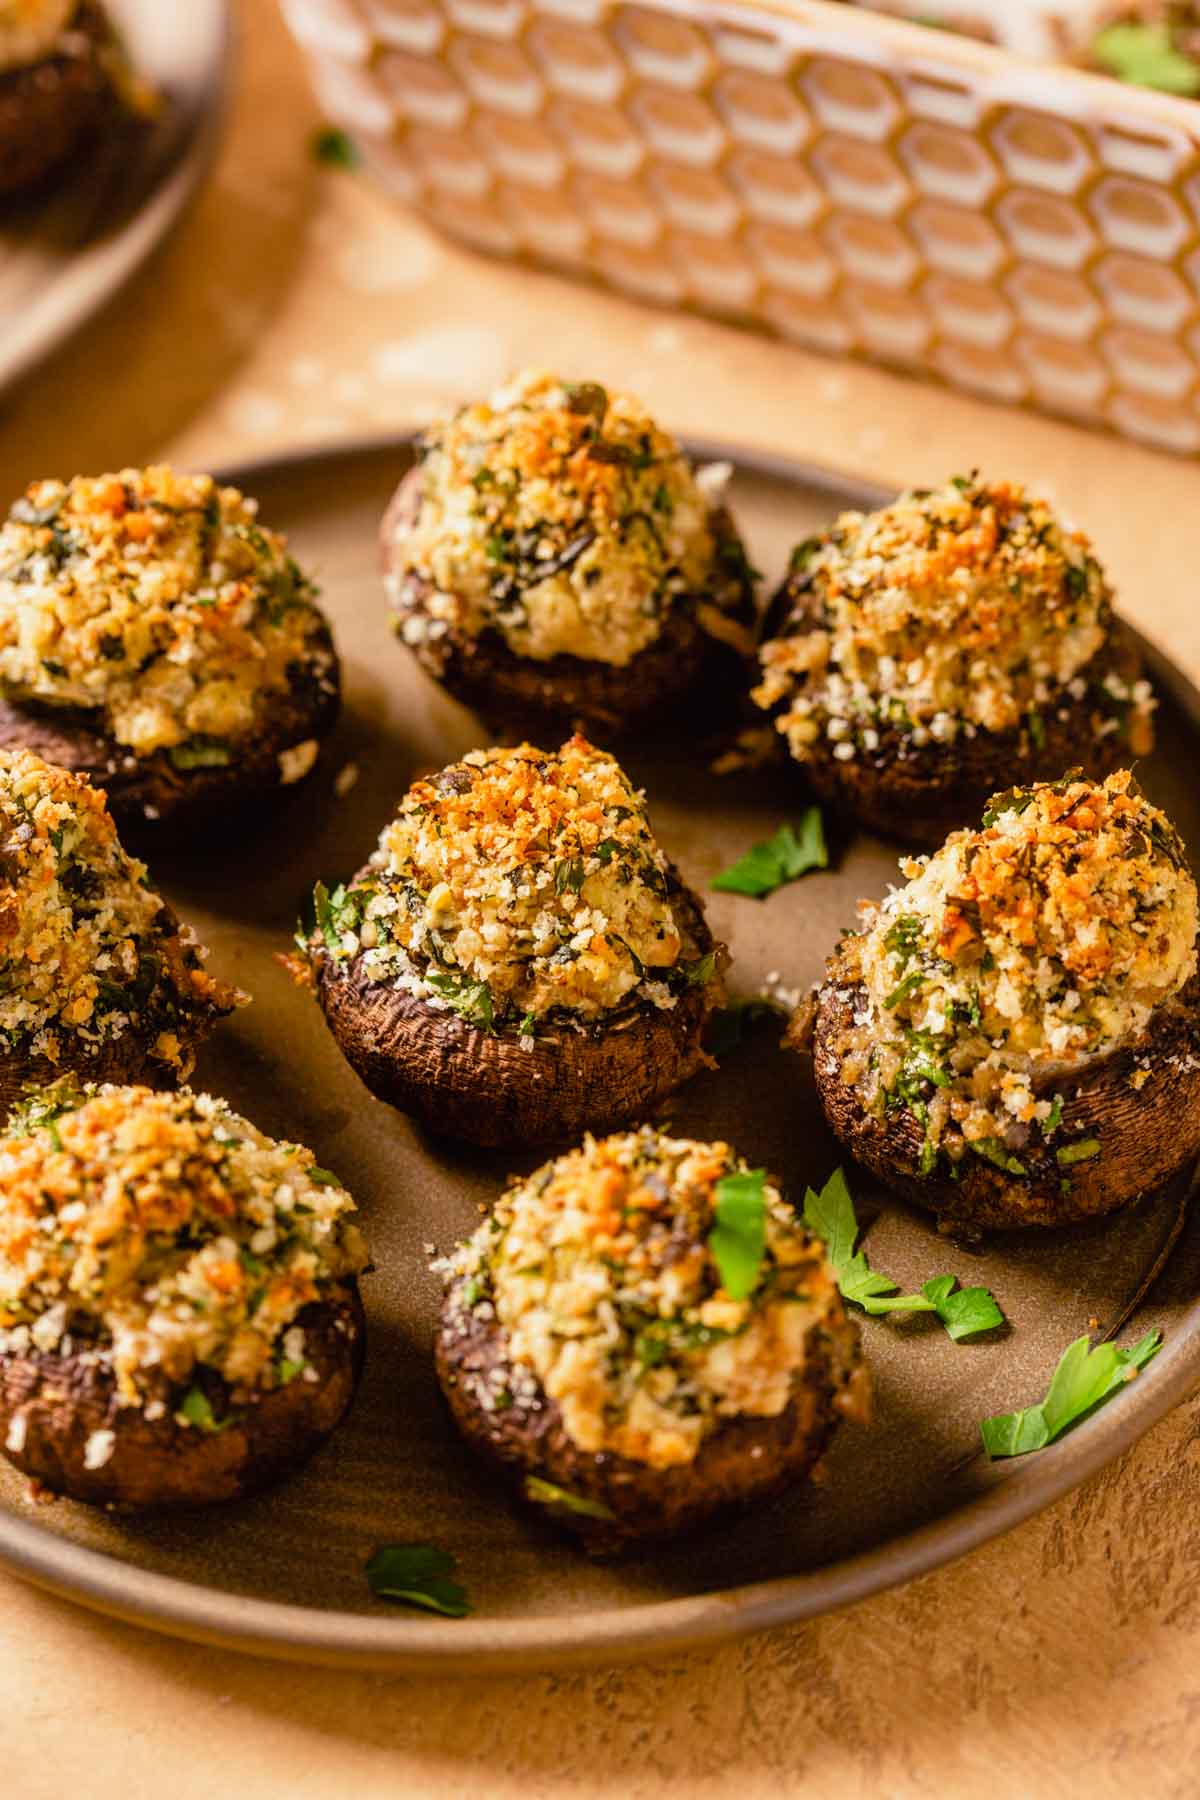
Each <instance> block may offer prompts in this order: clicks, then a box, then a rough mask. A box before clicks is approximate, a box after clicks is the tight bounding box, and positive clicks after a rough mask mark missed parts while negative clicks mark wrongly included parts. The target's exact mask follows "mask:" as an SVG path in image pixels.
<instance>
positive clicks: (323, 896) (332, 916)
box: [313, 881, 359, 956]
mask: <svg viewBox="0 0 1200 1800" xmlns="http://www.w3.org/2000/svg"><path fill="white" fill-rule="evenodd" d="M313 917H314V920H315V923H316V928H317V930H318V931H319V932H320V934H321V936H322V937H323V938H324V940H325V947H326V949H328V950H329V951H330V952H331V954H332V955H334V956H337V955H339V954H340V953H341V948H342V938H343V936H344V935H345V934H346V933H348V932H353V931H356V930H357V929H358V924H359V901H358V896H357V894H356V893H355V891H354V889H353V888H348V887H346V886H345V884H344V883H343V882H340V881H339V882H338V884H337V886H336V887H335V888H334V890H333V892H332V893H330V892H329V890H328V888H327V887H326V886H325V883H324V882H323V881H318V882H317V884H316V886H315V887H314V888H313Z"/></svg>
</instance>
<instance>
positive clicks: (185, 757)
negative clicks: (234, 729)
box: [167, 743, 233, 770]
mask: <svg viewBox="0 0 1200 1800" xmlns="http://www.w3.org/2000/svg"><path fill="white" fill-rule="evenodd" d="M167 755H168V756H169V758H170V759H171V764H172V767H173V768H176V769H183V770H186V769H223V768H226V767H227V766H228V764H229V763H231V762H232V761H233V751H232V750H231V749H230V748H229V746H228V744H200V743H191V744H172V745H171V748H170V749H169V750H168V751H167Z"/></svg>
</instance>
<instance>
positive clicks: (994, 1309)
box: [804, 1169, 1004, 1342]
mask: <svg viewBox="0 0 1200 1800" xmlns="http://www.w3.org/2000/svg"><path fill="white" fill-rule="evenodd" d="M804 1223H805V1224H806V1225H807V1227H808V1229H809V1230H810V1231H812V1232H815V1233H816V1235H817V1236H818V1237H822V1238H824V1239H825V1251H826V1255H827V1256H828V1258H829V1260H830V1262H831V1263H832V1264H833V1268H834V1272H835V1273H836V1275H837V1281H838V1287H839V1288H840V1289H841V1293H842V1298H843V1300H849V1301H850V1302H851V1303H852V1304H853V1305H855V1306H861V1307H862V1309H863V1311H864V1312H865V1313H868V1314H870V1316H871V1317H872V1318H878V1317H879V1316H880V1315H881V1314H883V1313H890V1312H906V1313H917V1312H926V1313H927V1312H931V1313H936V1314H937V1316H938V1318H939V1319H940V1320H941V1323H942V1324H943V1325H944V1326H945V1328H946V1331H947V1333H948V1335H949V1336H950V1337H952V1338H953V1339H954V1340H955V1342H957V1341H958V1340H959V1339H960V1338H965V1337H974V1336H975V1334H976V1333H977V1332H980V1331H992V1330H994V1329H995V1327H996V1326H997V1325H1003V1323H1004V1314H1003V1313H1002V1312H1001V1311H1000V1308H999V1307H998V1306H997V1304H996V1301H995V1298H994V1297H993V1295H992V1294H990V1293H989V1292H988V1290H987V1288H984V1287H970V1288H960V1287H958V1285H957V1282H958V1278H957V1276H955V1275H934V1276H933V1277H932V1278H931V1279H930V1280H929V1281H927V1282H926V1283H925V1285H924V1287H923V1288H922V1289H921V1291H920V1293H919V1294H901V1293H899V1292H898V1291H897V1289H898V1286H899V1284H898V1283H897V1282H895V1281H893V1280H892V1278H891V1276H890V1275H885V1274H883V1272H882V1271H881V1270H879V1269H872V1268H871V1266H870V1264H869V1263H868V1261H867V1256H866V1252H865V1251H863V1250H858V1251H856V1250H855V1248H854V1245H855V1241H856V1240H857V1238H858V1218H857V1215H856V1214H855V1211H854V1202H853V1200H852V1199H851V1198H850V1190H849V1188H848V1187H847V1185H846V1177H845V1175H844V1174H843V1173H842V1171H841V1170H840V1169H835V1170H834V1172H833V1174H832V1175H831V1176H830V1177H829V1180H828V1181H827V1182H826V1183H825V1186H824V1187H823V1188H822V1189H821V1192H820V1193H819V1194H816V1193H814V1192H813V1190H812V1188H809V1190H808V1192H807V1193H806V1194H805V1196H804Z"/></svg>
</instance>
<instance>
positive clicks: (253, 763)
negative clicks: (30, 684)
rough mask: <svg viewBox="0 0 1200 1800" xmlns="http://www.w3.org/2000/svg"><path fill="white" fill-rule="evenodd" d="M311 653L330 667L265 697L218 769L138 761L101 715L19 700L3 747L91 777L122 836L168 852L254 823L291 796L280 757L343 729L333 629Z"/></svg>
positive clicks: (3, 720) (165, 757) (5, 718)
mask: <svg viewBox="0 0 1200 1800" xmlns="http://www.w3.org/2000/svg"><path fill="white" fill-rule="evenodd" d="M313 649H314V653H318V654H319V653H320V652H322V651H327V652H328V653H329V656H330V658H331V661H330V663H329V665H328V667H327V668H326V669H324V670H323V671H322V673H321V674H320V675H314V674H313V673H312V672H311V671H310V670H308V669H297V670H296V671H295V672H294V674H293V676H292V678H291V681H290V685H289V686H288V688H287V689H286V691H284V692H282V693H272V694H269V695H266V696H264V700H263V704H262V708H261V721H260V725H259V729H258V730H257V731H256V732H255V733H254V734H253V735H249V736H246V737H243V738H239V739H237V740H235V741H234V742H233V743H232V744H231V745H230V750H231V752H232V760H231V761H230V762H229V763H226V764H222V765H220V766H219V767H213V768H197V769H177V768H176V767H175V765H174V764H173V763H172V761H171V758H170V755H169V753H168V752H167V751H165V750H157V751H155V752H154V753H153V754H152V755H150V756H135V755H134V754H133V752H132V751H131V750H129V749H127V748H126V746H125V745H123V744H118V743H117V742H116V740H115V739H114V738H112V737H110V736H109V735H108V734H107V733H106V732H105V731H104V730H103V729H102V727H101V717H102V715H101V714H99V713H98V712H91V711H88V710H86V709H84V708H81V707H67V706H51V705H47V704H46V703H44V702H41V701H24V700H19V699H17V698H15V697H14V696H13V695H11V694H10V695H8V696H3V695H0V747H3V748H4V749H6V750H33V751H35V752H36V754H37V755H38V756H40V757H42V758H43V759H44V760H45V761H46V762H52V763H57V764H58V765H59V767H60V768H64V769H69V770H70V771H71V773H72V774H75V775H86V776H87V777H88V778H89V779H90V781H91V783H92V785H93V787H97V788H102V789H103V790H104V793H105V795H106V797H107V799H108V809H109V811H110V812H111V814H112V816H113V818H114V819H115V821H116V823H117V827H118V829H119V830H120V831H121V832H122V834H123V835H126V836H128V837H129V838H131V839H137V840H140V841H142V842H147V841H149V840H150V839H153V841H155V842H157V843H162V842H164V841H170V840H172V839H176V838H182V837H187V836H188V835H189V834H190V833H191V832H192V831H193V830H196V829H199V830H203V829H205V828H206V827H211V826H215V825H217V824H220V825H222V826H229V825H234V826H236V825H238V824H239V823H240V824H247V823H249V822H251V821H252V820H254V819H261V817H262V808H263V805H264V803H267V802H270V801H271V800H272V799H273V798H275V797H277V796H278V794H279V793H280V791H281V790H282V791H283V792H286V791H287V789H286V787H285V785H284V784H283V781H282V771H281V768H280V763H279V758H280V755H281V753H282V752H283V751H285V750H290V749H292V748H294V747H295V745H297V744H300V743H304V742H305V741H306V740H308V739H310V738H315V739H316V740H317V741H318V743H319V742H321V741H322V740H323V739H324V738H326V737H327V736H328V735H329V733H330V732H331V731H332V730H333V727H334V726H335V724H336V723H337V718H338V713H339V710H340V707H341V676H340V670H339V666H338V662H337V658H336V655H335V654H334V650H333V639H332V636H331V634H330V633H329V631H328V628H326V629H325V630H323V631H321V632H318V633H314V637H313ZM294 785H296V786H299V785H302V784H301V783H296V784H294Z"/></svg>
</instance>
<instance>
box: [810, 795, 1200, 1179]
mask: <svg viewBox="0 0 1200 1800" xmlns="http://www.w3.org/2000/svg"><path fill="white" fill-rule="evenodd" d="M900 866H901V869H902V871H903V872H904V874H905V875H906V876H907V877H908V880H907V883H906V885H905V886H904V887H901V888H899V889H896V890H894V891H893V892H892V893H890V894H889V895H888V896H887V898H886V899H885V900H884V901H882V903H880V904H879V905H867V906H864V908H863V915H864V925H865V929H864V930H863V931H862V932H861V933H860V934H858V935H856V936H851V937H848V938H846V939H845V940H844V941H843V943H842V946H841V947H840V949H839V951H838V953H837V955H836V956H835V957H834V959H833V960H832V962H831V964H830V974H829V979H830V980H831V981H832V982H833V983H834V984H835V985H836V986H837V987H839V988H844V989H845V990H846V991H847V993H848V995H849V996H850V997H851V998H852V1000H853V1004H854V1007H855V1012H854V1023H853V1025H852V1026H851V1027H850V1029H849V1030H848V1032H847V1033H846V1034H845V1038H844V1041H843V1042H842V1043H841V1044H839V1045H838V1054H839V1055H840V1058H841V1078H842V1080H843V1081H845V1082H847V1083H850V1084H852V1085H853V1086H854V1087H855V1088H856V1089H857V1090H858V1092H859V1094H860V1096H861V1098H862V1100H863V1103H864V1105H865V1106H866V1107H867V1109H868V1110H869V1111H874V1112H876V1113H881V1114H882V1113H884V1112H887V1111H893V1110H895V1109H896V1108H899V1107H907V1108H908V1110H909V1111H910V1112H911V1113H912V1114H913V1115H914V1116H915V1117H916V1119H917V1120H918V1122H919V1123H921V1124H922V1126H923V1127H924V1133H925V1136H924V1148H923V1155H922V1172H923V1173H929V1172H930V1171H932V1169H933V1168H934V1166H935V1165H936V1163H937V1159H938V1156H939V1154H941V1153H945V1155H946V1156H948V1157H949V1159H950V1161H951V1163H952V1164H953V1163H957V1162H959V1161H960V1160H961V1159H962V1157H963V1156H964V1155H965V1154H967V1153H968V1152H974V1153H975V1154H976V1155H978V1156H981V1157H984V1158H985V1159H986V1160H987V1161H989V1162H994V1163H996V1164H997V1165H998V1166H999V1167H1001V1168H1003V1169H1006V1170H1007V1171H1009V1172H1010V1173H1012V1174H1018V1175H1019V1174H1022V1173H1024V1172H1025V1167H1024V1164H1023V1163H1022V1161H1021V1149H1022V1146H1024V1145H1025V1144H1028V1143H1030V1142H1040V1141H1046V1142H1047V1143H1048V1145H1051V1146H1054V1147H1055V1154H1056V1156H1057V1158H1058V1160H1059V1162H1060V1163H1061V1164H1063V1165H1064V1168H1066V1167H1069V1165H1070V1164H1071V1163H1072V1162H1075V1161H1079V1160H1082V1159H1083V1158H1085V1157H1088V1156H1092V1155H1098V1154H1099V1153H1100V1150H1101V1145H1100V1142H1099V1140H1098V1139H1095V1138H1091V1139H1086V1140H1083V1141H1082V1142H1075V1143H1069V1142H1065V1141H1063V1142H1061V1143H1059V1142H1058V1141H1057V1140H1058V1139H1060V1138H1061V1137H1062V1133H1061V1131H1060V1129H1059V1122H1060V1118H1061V1114H1062V1102H1061V1099H1060V1098H1058V1097H1056V1096H1055V1095H1054V1094H1053V1087H1052V1083H1053V1078H1054V1076H1055V1074H1056V1073H1060V1072H1061V1073H1065V1072H1067V1071H1071V1070H1074V1069H1077V1068H1078V1067H1079V1066H1080V1065H1081V1064H1082V1063H1085V1062H1086V1061H1088V1060H1089V1059H1091V1058H1095V1057H1099V1056H1103V1055H1105V1054H1106V1053H1108V1052H1109V1051H1112V1050H1113V1049H1115V1048H1117V1047H1118V1046H1124V1045H1128V1044H1130V1043H1132V1042H1135V1041H1136V1040H1137V1038H1138V1037H1139V1036H1140V1034H1141V1033H1142V1032H1143V1031H1144V1030H1145V1028H1146V1025H1147V1023H1148V1021H1149V1019H1150V1016H1151V1013H1152V1012H1153V1010H1154V1009H1155V1008H1156V1007H1158V1006H1161V1005H1162V1004H1163V1003H1164V1002H1165V1001H1167V1000H1169V999H1170V998H1171V997H1172V995H1174V994H1177V993H1178V992H1179V990H1180V989H1181V988H1182V987H1183V986H1184V984H1185V983H1186V982H1187V981H1188V980H1189V979H1190V978H1191V976H1192V975H1193V974H1194V973H1195V969H1196V931H1197V899H1196V884H1195V882H1194V880H1193V879H1192V876H1191V874H1190V873H1189V871H1188V868H1187V864H1186V860H1185V854H1184V850H1183V846H1182V844H1181V843H1180V840H1179V837H1178V835H1177V834H1176V832H1175V830H1174V828H1173V826H1172V825H1171V824H1170V822H1169V821H1168V820H1167V818H1166V817H1165V815H1164V814H1163V813H1161V812H1160V811H1159V810H1158V808H1157V807H1155V806H1152V805H1151V804H1150V802H1149V801H1148V800H1147V799H1146V798H1145V797H1144V796H1143V795H1142V794H1141V793H1140V792H1139V790H1138V788H1137V786H1136V784H1135V782H1134V780H1133V778H1132V776H1131V775H1130V774H1129V772H1128V771H1127V770H1120V771H1118V772H1117V773H1116V774H1114V775H1110V776H1109V777H1108V779H1107V780H1106V781H1105V782H1103V783H1094V782H1090V781H1085V780H1081V779H1079V778H1078V777H1077V776H1073V775H1067V776H1065V777H1064V778H1063V779H1062V780H1061V781H1057V782H1052V783H1045V784H1042V785H1039V786H1036V787H1032V788H1019V789H1013V790H1012V791H1010V792H1009V793H1006V794H1001V795H998V796H997V797H996V798H995V799H994V800H993V801H992V802H991V804H990V806H989V808H988V810H987V812H985V814H984V818H983V824H982V826H981V828H980V829H979V830H975V831H958V832H955V833H954V834H953V836H951V837H950V838H949V839H948V840H947V842H946V844H945V845H944V847H943V848H942V849H941V850H939V851H937V852H936V854H935V855H933V856H930V857H915V858H911V859H906V860H904V861H902V862H901V865H900ZM1035 1134H1036V1135H1035Z"/></svg>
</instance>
